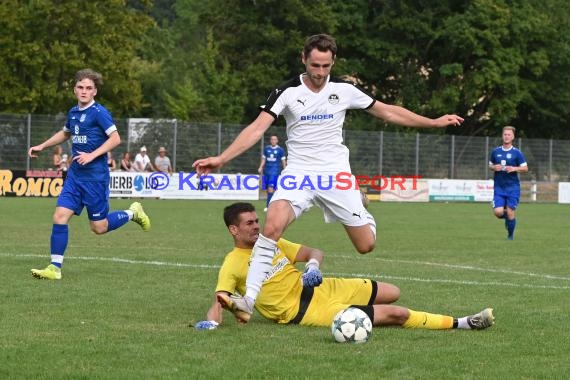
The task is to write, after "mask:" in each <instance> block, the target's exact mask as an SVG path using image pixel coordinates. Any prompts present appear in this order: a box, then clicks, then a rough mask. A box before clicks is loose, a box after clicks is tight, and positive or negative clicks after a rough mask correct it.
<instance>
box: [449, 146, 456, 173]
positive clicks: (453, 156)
mask: <svg viewBox="0 0 570 380" xmlns="http://www.w3.org/2000/svg"><path fill="white" fill-rule="evenodd" d="M449 168H450V171H451V173H449V178H450V179H453V178H454V173H455V135H451V162H450V165H449Z"/></svg>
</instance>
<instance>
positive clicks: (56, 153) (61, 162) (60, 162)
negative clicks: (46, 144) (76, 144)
mask: <svg viewBox="0 0 570 380" xmlns="http://www.w3.org/2000/svg"><path fill="white" fill-rule="evenodd" d="M52 160H53V166H54V169H55V170H57V171H58V172H61V178H62V179H63V180H64V181H65V178H66V177H67V168H68V166H69V164H68V162H67V154H64V153H63V148H62V147H61V145H56V146H55V147H54V148H53V158H52Z"/></svg>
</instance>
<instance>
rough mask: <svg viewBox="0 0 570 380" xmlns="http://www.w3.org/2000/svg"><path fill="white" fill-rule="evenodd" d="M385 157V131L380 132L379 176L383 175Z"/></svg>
mask: <svg viewBox="0 0 570 380" xmlns="http://www.w3.org/2000/svg"><path fill="white" fill-rule="evenodd" d="M383 156H384V131H380V144H379V147H378V174H380V175H381V174H382V169H383V168H382V165H383V164H384V163H383V162H382V161H383Z"/></svg>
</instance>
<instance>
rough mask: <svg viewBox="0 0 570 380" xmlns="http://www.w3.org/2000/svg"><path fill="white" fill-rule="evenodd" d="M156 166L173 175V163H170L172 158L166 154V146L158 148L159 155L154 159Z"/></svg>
mask: <svg viewBox="0 0 570 380" xmlns="http://www.w3.org/2000/svg"><path fill="white" fill-rule="evenodd" d="M154 166H155V167H156V170H158V171H159V172H163V173H168V175H172V165H171V164H170V158H168V156H167V155H166V148H165V147H163V146H161V147H160V149H159V150H158V156H156V158H155V159H154Z"/></svg>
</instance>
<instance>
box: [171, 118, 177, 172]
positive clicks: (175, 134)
mask: <svg viewBox="0 0 570 380" xmlns="http://www.w3.org/2000/svg"><path fill="white" fill-rule="evenodd" d="M173 135H174V136H173V140H174V141H173V142H172V143H173V145H174V146H173V147H172V157H173V159H172V170H176V144H177V142H178V119H174V133H173Z"/></svg>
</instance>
